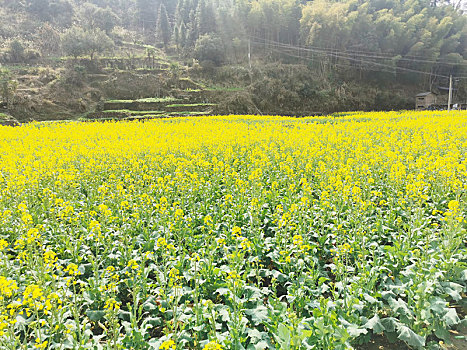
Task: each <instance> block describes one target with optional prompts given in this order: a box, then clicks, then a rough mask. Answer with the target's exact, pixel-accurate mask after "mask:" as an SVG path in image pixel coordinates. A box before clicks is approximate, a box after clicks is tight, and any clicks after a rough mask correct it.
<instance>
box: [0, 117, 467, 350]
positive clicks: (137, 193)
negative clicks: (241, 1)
mask: <svg viewBox="0 0 467 350" xmlns="http://www.w3.org/2000/svg"><path fill="white" fill-rule="evenodd" d="M466 117H467V115H466V113H465V112H454V113H450V114H448V113H446V112H425V113H420V112H418V113H415V112H402V113H395V112H393V113H386V114H384V113H366V114H364V113H361V114H359V113H353V114H347V115H341V116H338V117H329V118H321V119H319V118H304V119H290V118H280V117H263V118H258V117H249V116H243V117H242V116H225V117H211V118H187V119H172V120H154V121H150V122H146V123H85V124H81V123H61V124H48V125H44V124H30V125H26V126H22V127H20V128H9V127H2V128H0V144H1V149H2V153H1V155H0V164H1V169H2V171H1V176H0V189H1V191H0V346H1V348H2V349H31V348H36V349H100V348H105V349H175V348H177V349H178V348H180V349H204V350H208V349H278V350H279V349H280V350H284V349H350V348H352V346H354V345H356V344H359V343H365V342H367V341H368V340H369V339H370V338H372V337H374V335H375V334H379V333H383V334H384V335H385V336H387V337H388V338H389V339H390V340H397V339H398V340H401V341H404V342H406V343H407V344H408V345H410V346H412V347H413V348H432V349H436V348H438V347H439V345H438V341H439V340H443V341H445V342H449V339H450V333H449V332H448V330H449V329H450V328H453V327H456V325H458V324H459V323H461V321H462V320H461V318H462V316H460V315H458V313H457V311H456V303H458V302H459V301H460V300H461V298H462V295H465V292H466V281H467V269H466V267H467V266H466V259H467V251H466V241H465V238H466V230H465V229H466V225H467V221H466V218H465V211H466V207H465V190H466V188H467V159H466V150H467V144H466V140H467V118H466ZM464 321H465V320H464Z"/></svg>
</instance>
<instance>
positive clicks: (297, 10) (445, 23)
mask: <svg viewBox="0 0 467 350" xmlns="http://www.w3.org/2000/svg"><path fill="white" fill-rule="evenodd" d="M461 5H462V4H461V1H459V0H451V1H440V0H408V1H402V0H367V1H362V0H344V1H334V0H314V1H300V0H222V1H219V0H119V1H114V0H112V1H111V0H88V1H81V0H80V1H78V0H22V1H15V2H11V1H7V0H3V1H0V14H1V15H2V18H3V21H2V22H1V23H0V37H1V38H2V43H3V45H2V47H0V64H2V73H1V74H2V78H1V79H2V81H3V84H4V89H3V90H4V94H3V95H4V96H3V97H2V100H3V104H4V105H5V104H6V103H7V102H5V100H8V98H7V97H6V95H8V94H16V95H18V96H17V97H18V98H16V104H18V103H20V102H18V101H20V100H21V101H22V100H23V99H24V98H26V97H25V96H27V94H22V93H21V91H24V90H25V89H26V90H28V89H29V92H31V91H30V87H28V86H22V82H21V79H20V81H18V77H20V76H24V75H29V76H30V75H34V74H36V73H35V70H38V69H39V70H40V69H42V70H43V69H49V70H50V71H51V72H52V73H51V75H55V76H57V77H58V76H59V77H61V80H60V83H61V84H62V85H63V81H64V80H66V78H64V77H68V78H70V77H71V79H69V80H70V81H69V82H70V83H72V82H73V80H76V77H77V76H79V78H80V80H81V81H82V83H83V85H85V87H86V89H84V90H82V91H81V90H79V86H77V89H78V90H77V91H76V92H77V93H78V94H79V93H81V94H83V96H84V95H85V94H86V93H88V92H89V91H88V90H89V89H90V87H91V86H90V85H92V80H93V79H94V78H93V77H89V75H90V74H106V75H107V78H108V79H111V78H110V76H111V74H113V73H116V71H118V70H119V69H120V70H121V67H120V68H118V69H115V68H113V69H112V64H113V63H112V64H110V63H109V60H112V59H113V60H114V61H118V60H120V61H122V60H128V61H129V63H126V64H124V65H126V67H125V69H126V70H128V71H132V72H133V73H135V76H134V77H133V78H134V79H136V80H138V79H140V80H141V79H152V78H151V77H147V76H146V75H145V76H143V77H141V74H139V73H141V72H138V71H135V69H137V68H140V69H142V68H145V69H154V68H155V67H154V62H156V61H157V62H161V61H163V62H165V63H166V64H167V65H166V67H165V68H164V69H163V70H162V71H159V72H157V75H158V76H160V77H161V80H164V79H169V80H170V79H174V77H175V78H184V79H191V80H196V81H197V83H199V84H201V85H203V86H208V87H209V86H210V87H218V86H219V85H222V87H223V88H225V89H231V90H232V89H237V91H235V93H232V94H229V95H228V96H223V97H222V98H220V99H218V100H216V103H217V102H218V103H219V104H220V105H221V106H222V108H220V109H219V112H222V111H223V110H229V111H232V112H235V111H236V110H237V109H238V110H244V109H246V110H248V111H249V112H251V113H253V112H255V111H256V113H288V114H301V113H305V114H307V113H311V112H322V113H327V112H333V111H338V110H342V109H354V108H362V109H388V108H389V109H391V108H409V107H410V106H411V105H413V103H412V102H413V97H414V94H416V93H417V92H420V91H434V92H436V93H439V94H440V95H442V94H445V88H446V86H447V85H448V77H449V76H450V75H453V76H454V84H455V98H456V99H457V100H459V102H465V101H464V100H465V99H466V98H467V93H466V90H467V89H466V86H467V84H466V81H467V79H466V78H467V16H466V15H465V14H464V13H463V10H462V9H461ZM135 59H137V60H138V59H139V60H140V61H141V60H142V61H144V62H145V63H144V64H143V65H141V64H139V65H138V64H134V62H133V61H134V60H135ZM132 60H133V61H132ZM109 65H110V67H109ZM161 67H162V66H160V67H159V68H161ZM266 67H267V68H266ZM274 67H275V68H274ZM284 67H288V68H284ZM294 67H295V68H294ZM297 67H300V68H297ZM290 71H294V72H298V71H299V72H300V73H297V75H295V74H292V75H293V76H294V77H295V78H296V81H297V83H295V82H291V81H290V79H288V75H289V74H290ZM284 72H288V73H284ZM136 73H138V74H136ZM147 73H148V74H147V75H151V72H147ZM153 73H154V72H153ZM154 74H155V73H154ZM154 74H152V75H153V76H154ZM37 76H39V75H37ZM73 77H74V78H73ZM227 77H229V78H230V80H229V79H227ZM102 79H104V78H102ZM15 81H16V84H17V85H18V87H17V89H16V91H13V90H15V89H14V88H12V86H13V87H14V85H15ZM52 82H53V80H52V81H51V82H48V83H47V84H49V83H52ZM47 84H45V85H47ZM55 84H58V82H55ZM286 84H288V85H286ZM58 85H60V84H58ZM177 85H180V86H181V85H183V84H175V86H177ZM144 86H145V84H141V88H144ZM41 87H42V86H40V87H39V88H37V89H36V93H37V95H39V96H43V97H48V96H46V95H45V94H48V93H51V91H50V86H49V87H48V88H49V89H48V90H47V89H42V88H41ZM359 87H360V89H359ZM94 89H95V90H96V91H93V94H94V97H93V98H92V99H86V98H84V100H83V101H81V104H84V105H86V107H85V108H84V110H85V111H89V110H91V109H93V108H95V107H96V106H97V105H98V103H99V101H101V100H102V99H106V98H121V96H109V95H108V94H106V93H105V92H104V91H102V89H100V87H95V88H94ZM7 90H8V91H10V92H8V91H7ZM17 90H19V91H17ZM359 90H361V91H359ZM7 92H8V93H7ZM165 93H167V94H171V91H170V88H169V89H168V90H167V91H165ZM29 95H31V94H29ZM139 95H140V96H141V97H150V96H144V95H145V92H144V90H141V91H139ZM55 97H56V98H55V100H56V102H57V103H58V104H59V105H60V104H61V105H63V104H62V103H61V101H60V100H61V99H60V96H55ZM151 97H154V96H151ZM26 99H27V98H26ZM65 99H66V100H68V99H69V96H67V97H66V98H65ZM10 100H11V99H10ZM13 100H14V99H13ZM33 100H34V99H33ZM281 100H282V101H283V103H281V102H280V101H281ZM323 101H326V102H327V104H325V107H322V108H321V110H312V109H311V108H313V109H315V107H311V106H314V105H316V106H317V107H319V106H323ZM332 101H334V102H332ZM23 102H24V101H23ZM23 102H21V103H23ZM30 102H31V101H30ZM12 103H13V102H11V101H9V102H8V104H10V107H12V106H11V105H12ZM13 104H14V103H13ZM261 105H264V106H263V107H261ZM245 106H254V107H251V108H249V107H248V108H247V107H245ZM294 106H296V107H297V108H294ZM62 107H65V109H67V108H68V107H66V106H62ZM10 109H13V110H15V108H10ZM20 109H21V108H20ZM52 109H53V108H52ZM81 109H83V108H81ZM48 112H50V111H48ZM68 112H69V113H68V114H69V115H72V114H73V112H74V110H73V109H69V110H68ZM15 113H16V112H15ZM16 114H17V113H16ZM33 114H34V113H31V115H33Z"/></svg>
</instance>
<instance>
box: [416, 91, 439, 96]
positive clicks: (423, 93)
mask: <svg viewBox="0 0 467 350" xmlns="http://www.w3.org/2000/svg"><path fill="white" fill-rule="evenodd" d="M429 94H435V93H434V92H430V91H428V92H421V93H419V94H418V95H417V96H416V97H425V96H428V95H429Z"/></svg>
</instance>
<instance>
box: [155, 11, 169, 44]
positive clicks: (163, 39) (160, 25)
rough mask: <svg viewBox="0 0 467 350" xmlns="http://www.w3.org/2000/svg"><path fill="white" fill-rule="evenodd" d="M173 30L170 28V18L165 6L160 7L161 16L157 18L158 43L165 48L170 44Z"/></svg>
mask: <svg viewBox="0 0 467 350" xmlns="http://www.w3.org/2000/svg"><path fill="white" fill-rule="evenodd" d="M171 32H172V29H171V28H170V22H169V16H168V15H167V10H166V8H165V5H164V4H161V6H160V7H159V15H158V16H157V27H156V42H157V43H162V44H164V47H167V45H168V44H169V42H170V35H171Z"/></svg>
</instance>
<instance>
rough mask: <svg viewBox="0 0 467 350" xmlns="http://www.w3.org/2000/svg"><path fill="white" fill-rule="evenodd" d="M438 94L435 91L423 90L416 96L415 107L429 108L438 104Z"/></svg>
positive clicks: (419, 108) (420, 108) (418, 108)
mask: <svg viewBox="0 0 467 350" xmlns="http://www.w3.org/2000/svg"><path fill="white" fill-rule="evenodd" d="M436 98H437V96H436V94H435V93H434V92H422V93H420V94H418V95H417V96H415V109H417V110H423V109H427V108H428V107H430V106H431V105H435V104H436Z"/></svg>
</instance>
